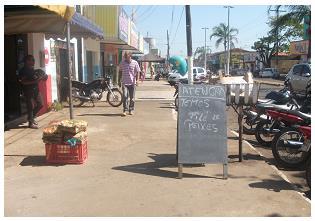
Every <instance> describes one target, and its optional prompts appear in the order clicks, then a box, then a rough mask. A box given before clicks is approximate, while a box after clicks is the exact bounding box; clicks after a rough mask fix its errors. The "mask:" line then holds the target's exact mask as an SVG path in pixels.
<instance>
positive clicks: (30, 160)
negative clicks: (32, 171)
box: [20, 155, 66, 167]
mask: <svg viewBox="0 0 315 221" xmlns="http://www.w3.org/2000/svg"><path fill="white" fill-rule="evenodd" d="M21 156H22V155H21ZM64 165H66V164H52V163H47V162H46V157H45V156H27V157H25V158H24V159H23V160H22V162H21V163H20V166H33V167H39V166H54V167H58V166H64Z"/></svg>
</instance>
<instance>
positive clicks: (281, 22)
mask: <svg viewBox="0 0 315 221" xmlns="http://www.w3.org/2000/svg"><path fill="white" fill-rule="evenodd" d="M281 8H283V9H285V10H287V13H285V14H283V15H281V16H279V19H278V21H277V22H275V23H274V27H277V26H279V28H280V27H281V26H286V25H288V26H289V27H291V28H292V27H293V28H295V31H296V30H297V29H300V30H301V32H302V33H303V31H302V30H303V22H304V19H305V18H306V17H307V16H308V17H309V21H308V22H309V24H308V25H309V26H310V27H311V23H310V22H311V19H310V18H311V6H310V5H276V6H270V7H269V10H268V13H270V10H271V9H275V10H280V9H281ZM291 31H292V30H291ZM301 32H300V33H299V34H300V37H301V36H302V34H301ZM310 57H311V38H309V47H308V58H310Z"/></svg>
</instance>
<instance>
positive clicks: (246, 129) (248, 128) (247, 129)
mask: <svg viewBox="0 0 315 221" xmlns="http://www.w3.org/2000/svg"><path fill="white" fill-rule="evenodd" d="M255 132H256V127H254V125H253V124H248V123H247V122H246V119H245V122H244V124H243V133H244V134H247V135H255Z"/></svg>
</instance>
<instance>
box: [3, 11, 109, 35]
mask: <svg viewBox="0 0 315 221" xmlns="http://www.w3.org/2000/svg"><path fill="white" fill-rule="evenodd" d="M55 7H57V8H58V7H59V8H58V10H59V11H58V10H56V8H54V7H53V6H51V7H47V6H5V7H4V34H5V35H13V34H25V33H45V34H46V35H47V36H50V37H54V38H65V37H66V36H67V30H66V24H67V22H68V21H69V22H70V30H71V37H91V38H99V39H103V37H104V32H103V30H102V29H101V28H100V27H98V26H97V25H96V24H94V23H93V22H92V21H90V20H89V19H87V18H86V17H84V16H82V15H81V14H79V13H76V12H74V10H73V8H72V7H69V6H55Z"/></svg>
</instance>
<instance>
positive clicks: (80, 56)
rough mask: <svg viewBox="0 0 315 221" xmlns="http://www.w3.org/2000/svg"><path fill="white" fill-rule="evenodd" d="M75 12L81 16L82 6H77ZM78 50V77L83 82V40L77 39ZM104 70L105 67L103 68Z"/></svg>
mask: <svg viewBox="0 0 315 221" xmlns="http://www.w3.org/2000/svg"><path fill="white" fill-rule="evenodd" d="M75 11H76V12H77V13H80V14H81V5H76V7H75ZM77 50H78V77H79V81H83V67H82V63H83V62H82V38H77ZM102 70H103V67H102Z"/></svg>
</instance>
